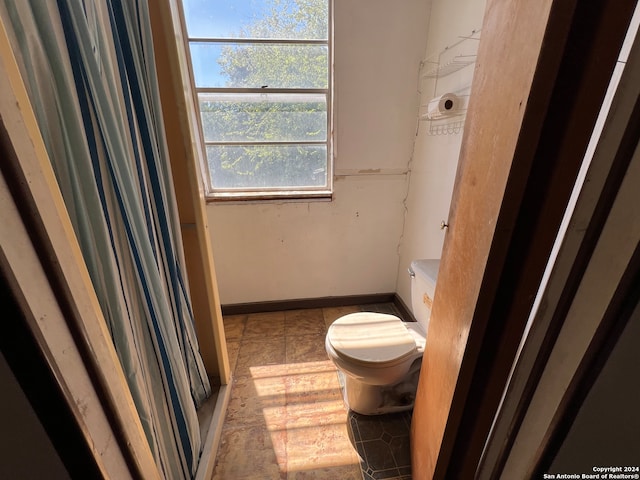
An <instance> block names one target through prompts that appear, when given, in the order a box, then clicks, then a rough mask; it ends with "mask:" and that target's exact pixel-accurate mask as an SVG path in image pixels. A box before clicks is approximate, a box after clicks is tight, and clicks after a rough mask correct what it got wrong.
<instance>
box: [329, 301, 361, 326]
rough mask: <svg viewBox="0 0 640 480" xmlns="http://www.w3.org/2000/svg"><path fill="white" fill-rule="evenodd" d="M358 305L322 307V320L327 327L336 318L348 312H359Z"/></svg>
mask: <svg viewBox="0 0 640 480" xmlns="http://www.w3.org/2000/svg"><path fill="white" fill-rule="evenodd" d="M359 311H360V307H358V306H347V307H328V308H323V309H322V314H323V316H324V322H325V325H326V327H327V328H329V326H330V325H331V324H332V323H333V322H334V321H336V320H337V319H338V318H340V317H342V316H344V315H348V314H349V313H355V312H359Z"/></svg>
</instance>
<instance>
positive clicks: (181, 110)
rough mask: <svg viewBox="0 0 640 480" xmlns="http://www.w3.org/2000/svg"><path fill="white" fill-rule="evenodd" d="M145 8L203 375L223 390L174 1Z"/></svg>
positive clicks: (222, 346) (223, 356)
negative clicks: (151, 33) (204, 373)
mask: <svg viewBox="0 0 640 480" xmlns="http://www.w3.org/2000/svg"><path fill="white" fill-rule="evenodd" d="M149 9H150V13H151V24H152V29H153V34H154V48H155V57H156V65H157V69H158V77H159V78H160V80H161V81H160V95H161V98H162V109H163V112H164V120H165V128H166V133H167V143H168V145H169V154H170V159H171V169H172V173H173V179H174V184H175V189H176V198H177V201H178V211H179V214H180V221H181V223H182V235H183V242H184V247H185V260H186V264H187V272H188V276H189V286H190V288H191V300H192V304H193V311H194V317H195V322H196V331H197V334H198V341H199V344H200V350H201V353H202V357H203V361H204V364H205V367H206V368H207V372H208V373H209V375H210V376H214V377H218V378H219V379H220V383H221V384H222V385H226V384H228V383H229V381H230V377H231V373H230V368H229V359H228V354H227V345H226V339H225V335H224V325H223V323H222V311H221V308H220V298H219V295H218V284H217V279H216V275H215V265H214V261H213V251H212V247H211V238H210V233H209V225H208V220H207V214H206V203H205V198H204V188H203V186H204V184H203V182H202V175H201V172H200V168H199V162H198V156H199V155H203V152H202V148H201V147H200V143H199V141H198V132H199V129H198V126H197V125H198V123H197V118H196V117H195V115H196V114H195V111H194V108H193V106H192V105H191V104H190V103H189V101H190V100H189V99H191V98H193V97H192V96H191V95H192V93H191V81H190V79H189V77H188V76H187V72H188V68H187V61H186V56H185V55H186V54H185V52H184V45H185V43H184V41H183V38H182V32H181V30H180V18H181V14H180V10H179V7H178V4H177V2H176V1H175V0H163V1H158V2H150V3H149Z"/></svg>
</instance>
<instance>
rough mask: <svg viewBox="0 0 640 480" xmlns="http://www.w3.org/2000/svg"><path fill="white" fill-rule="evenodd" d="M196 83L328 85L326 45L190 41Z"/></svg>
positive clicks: (217, 84)
mask: <svg viewBox="0 0 640 480" xmlns="http://www.w3.org/2000/svg"><path fill="white" fill-rule="evenodd" d="M190 48H191V61H192V63H193V74H194V76H195V81H196V87H198V88H206V87H228V88H266V87H270V88H327V85H328V78H327V72H328V71H329V57H328V48H327V46H326V45H283V44H275V45H274V44H269V45H265V44H237V43H235V44H234V43H225V44H218V43H208V42H192V43H190Z"/></svg>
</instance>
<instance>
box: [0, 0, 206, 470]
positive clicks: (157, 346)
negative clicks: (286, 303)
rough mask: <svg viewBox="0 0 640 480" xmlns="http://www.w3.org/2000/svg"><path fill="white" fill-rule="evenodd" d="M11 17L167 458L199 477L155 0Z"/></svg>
mask: <svg viewBox="0 0 640 480" xmlns="http://www.w3.org/2000/svg"><path fill="white" fill-rule="evenodd" d="M0 14H1V15H2V17H3V20H4V22H5V24H6V25H11V26H12V31H10V32H9V33H10V36H11V37H12V39H13V44H14V49H15V50H16V51H17V52H19V54H20V55H17V56H18V57H19V58H18V60H19V63H20V64H21V69H22V73H23V78H24V79H25V83H26V84H27V88H28V90H29V93H30V98H31V100H32V103H33V107H34V111H35V112H36V117H37V119H38V122H39V126H40V129H41V132H42V135H43V139H44V141H45V145H46V147H47V150H48V152H49V155H50V158H51V161H52V164H53V167H54V171H55V173H56V177H57V179H58V182H59V184H60V187H61V190H62V193H63V197H64V199H65V203H66V205H67V209H68V210H69V215H70V217H71V220H72V223H73V225H74V229H75V230H76V234H77V236H78V240H79V242H80V246H81V249H82V252H83V255H84V257H85V261H86V263H87V267H88V269H89V273H90V275H91V279H92V281H93V284H94V287H95V289H96V293H97V295H98V299H99V301H100V305H101V308H102V310H103V313H104V316H105V319H106V320H107V322H108V327H109V329H110V332H111V334H112V337H113V341H114V344H115V346H116V351H117V353H118V357H119V359H120V361H121V363H122V366H123V370H124V372H125V375H126V378H127V381H128V383H129V387H130V390H131V393H132V396H133V399H134V402H135V404H136V407H137V409H138V413H139V415H140V419H141V422H142V425H143V428H144V430H145V434H146V436H147V439H148V441H149V444H150V446H151V449H152V452H153V454H154V456H155V458H156V463H157V465H158V467H159V470H160V471H161V472H162V474H163V475H164V476H165V478H171V479H174V478H175V479H180V478H192V477H193V475H194V473H195V470H196V467H197V462H198V459H199V455H200V448H201V445H200V432H199V427H198V420H197V415H196V408H197V406H198V405H199V404H200V403H201V402H202V401H203V400H204V399H205V398H206V397H207V396H208V395H210V385H209V381H208V378H207V375H206V372H205V369H204V366H203V363H202V359H201V357H200V354H199V350H198V344H197V338H196V335H195V329H194V325H193V314H192V309H191V305H190V300H189V291H188V285H187V282H186V279H185V277H184V274H183V271H184V258H183V254H182V244H181V237H180V231H179V223H178V217H177V209H176V205H175V196H174V192H173V185H172V182H171V174H170V170H169V162H168V153H167V147H166V143H165V140H164V130H163V129H164V126H163V124H162V112H161V106H160V100H159V94H158V85H157V76H156V70H155V64H154V58H153V44H152V36H151V31H150V22H149V12H148V5H147V3H146V0H145V1H143V0H127V1H121V0H93V1H89V0H84V1H83V0H57V2H47V1H42V0H29V1H21V2H13V1H8V0H0Z"/></svg>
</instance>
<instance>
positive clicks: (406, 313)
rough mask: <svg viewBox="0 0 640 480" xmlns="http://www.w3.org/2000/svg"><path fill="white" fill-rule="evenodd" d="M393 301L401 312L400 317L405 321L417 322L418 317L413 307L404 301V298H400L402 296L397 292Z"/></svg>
mask: <svg viewBox="0 0 640 480" xmlns="http://www.w3.org/2000/svg"><path fill="white" fill-rule="evenodd" d="M392 302H393V304H394V305H395V307H396V309H397V310H398V312H400V317H401V318H402V319H403V320H404V321H405V322H415V321H416V318H415V317H414V316H413V313H411V309H410V308H409V307H407V305H406V304H405V303H404V302H403V301H402V299H401V298H400V296H399V295H398V294H397V293H394V294H393V300H392Z"/></svg>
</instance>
